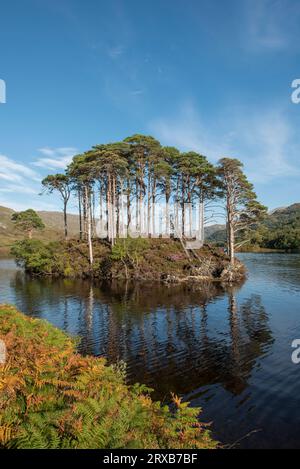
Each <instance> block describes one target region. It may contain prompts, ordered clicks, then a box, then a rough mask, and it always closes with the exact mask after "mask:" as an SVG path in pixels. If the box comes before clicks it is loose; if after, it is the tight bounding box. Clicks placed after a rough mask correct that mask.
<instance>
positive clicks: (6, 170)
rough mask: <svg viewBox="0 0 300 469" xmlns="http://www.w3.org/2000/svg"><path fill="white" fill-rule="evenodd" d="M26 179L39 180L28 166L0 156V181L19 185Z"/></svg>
mask: <svg viewBox="0 0 300 469" xmlns="http://www.w3.org/2000/svg"><path fill="white" fill-rule="evenodd" d="M26 178H29V179H31V180H35V181H37V180H39V176H38V173H36V171H33V170H32V169H31V168H29V167H28V166H26V165H24V164H22V163H19V162H17V161H15V160H12V159H10V158H8V157H7V156H5V155H1V154H0V179H2V180H3V181H7V182H12V183H20V182H22V181H24V180H25V179H26Z"/></svg>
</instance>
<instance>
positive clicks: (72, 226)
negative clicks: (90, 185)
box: [0, 206, 79, 255]
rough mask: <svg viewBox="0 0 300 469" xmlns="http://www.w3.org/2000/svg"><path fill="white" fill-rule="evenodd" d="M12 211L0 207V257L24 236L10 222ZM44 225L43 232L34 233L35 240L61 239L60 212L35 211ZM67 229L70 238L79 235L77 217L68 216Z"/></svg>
mask: <svg viewBox="0 0 300 469" xmlns="http://www.w3.org/2000/svg"><path fill="white" fill-rule="evenodd" d="M13 213H14V210H12V209H11V208H7V207H2V206H0V255H6V254H7V253H9V250H10V246H11V245H12V244H13V242H14V241H16V240H18V239H22V238H23V237H24V236H23V234H22V233H20V231H18V230H17V229H16V227H15V225H14V224H13V223H12V221H11V216H12V214H13ZM37 213H38V214H39V216H40V217H41V219H42V220H43V222H44V224H45V227H46V228H45V230H43V231H42V232H39V233H38V232H37V233H35V238H37V239H41V240H44V241H51V240H55V239H60V238H62V237H63V232H64V231H63V230H64V224H63V214H62V213H61V212H46V211H41V212H39V211H37ZM68 229H69V234H70V236H76V235H77V234H78V233H79V217H78V216H77V215H73V214H68Z"/></svg>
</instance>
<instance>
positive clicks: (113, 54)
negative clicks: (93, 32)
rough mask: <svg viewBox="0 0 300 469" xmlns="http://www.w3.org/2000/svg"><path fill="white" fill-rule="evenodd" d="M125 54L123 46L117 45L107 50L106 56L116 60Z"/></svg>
mask: <svg viewBox="0 0 300 469" xmlns="http://www.w3.org/2000/svg"><path fill="white" fill-rule="evenodd" d="M124 52H125V46H124V45H123V44H118V45H116V46H113V47H109V48H108V49H107V54H108V56H109V57H110V58H111V59H118V58H119V57H120V56H121V55H123V54H124Z"/></svg>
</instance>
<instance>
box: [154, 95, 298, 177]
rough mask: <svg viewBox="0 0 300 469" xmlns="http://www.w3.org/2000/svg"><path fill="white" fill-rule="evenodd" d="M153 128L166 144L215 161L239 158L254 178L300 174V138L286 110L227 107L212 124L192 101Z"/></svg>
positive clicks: (158, 120)
mask: <svg viewBox="0 0 300 469" xmlns="http://www.w3.org/2000/svg"><path fill="white" fill-rule="evenodd" d="M220 122H222V125H221V124H220ZM149 130H151V131H152V132H153V133H154V134H155V136H157V137H158V138H160V139H161V141H162V142H163V143H164V144H167V145H175V146H178V147H179V148H180V149H182V150H185V151H186V150H194V151H198V152H200V153H202V154H204V155H206V156H207V157H208V158H209V159H210V160H211V161H214V162H216V161H217V160H218V159H219V158H220V157H222V156H229V157H234V158H239V159H240V160H241V161H242V162H243V163H244V165H245V170H246V172H247V174H248V176H249V177H250V178H251V180H252V181H253V182H261V183H264V182H268V181H270V180H273V179H275V178H278V177H285V176H299V174H300V171H299V169H298V167H297V166H296V164H295V161H296V158H297V154H299V153H300V142H299V141H298V140H297V138H296V136H295V133H294V127H293V125H292V124H291V122H290V121H289V120H288V118H287V117H286V115H285V114H284V112H283V111H282V110H276V109H272V111H269V110H267V111H264V112H262V111H260V110H256V111H255V112H252V113H251V112H249V110H247V112H245V110H242V109H239V110H231V111H230V112H229V111H228V110H226V111H225V110H223V112H222V114H221V115H219V116H216V125H212V124H210V123H207V122H206V121H205V120H204V119H203V118H202V117H201V115H200V114H199V112H198V111H197V110H196V107H195V105H193V104H192V103H189V104H188V105H187V104H185V105H183V107H182V108H181V110H180V111H179V112H178V113H176V117H165V118H158V119H156V120H154V121H152V122H151V123H150V125H149Z"/></svg>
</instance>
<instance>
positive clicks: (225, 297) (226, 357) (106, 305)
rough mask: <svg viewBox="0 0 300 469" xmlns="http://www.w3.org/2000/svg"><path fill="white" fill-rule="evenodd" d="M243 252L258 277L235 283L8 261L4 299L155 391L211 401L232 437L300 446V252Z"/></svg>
mask: <svg viewBox="0 0 300 469" xmlns="http://www.w3.org/2000/svg"><path fill="white" fill-rule="evenodd" d="M240 258H241V260H242V261H243V262H245V264H246V265H247V268H248V272H249V278H248V280H247V281H246V282H245V283H244V284H243V285H241V286H240V287H234V288H227V289H222V288H221V287H219V286H214V285H203V286H201V287H200V286H198V287H189V288H188V287H183V286H172V287H167V286H158V285H148V286H145V285H144V286H142V285H139V284H135V285H131V284H128V285H124V284H102V285H99V284H91V283H90V282H84V281H73V280H51V279H31V278H29V277H28V276H26V275H25V274H24V273H23V272H22V271H21V270H18V269H17V268H16V266H15V264H14V262H13V261H12V260H0V302H2V303H4V302H6V303H12V304H15V305H16V306H17V307H18V308H19V309H21V310H22V311H24V312H25V313H27V314H29V315H31V316H34V317H38V318H44V319H47V320H48V321H50V322H51V323H53V324H54V325H55V326H57V327H59V328H61V329H63V330H64V331H66V332H68V333H69V334H73V335H78V336H80V337H81V345H80V350H81V351H82V352H83V353H90V354H95V355H104V356H106V357H107V359H108V361H109V362H116V361H118V360H124V361H125V362H126V363H127V373H128V381H129V382H136V381H139V382H142V383H145V384H147V385H149V386H151V387H153V388H154V389H155V393H154V397H155V398H159V399H161V400H164V401H166V402H168V400H169V396H170V391H173V392H175V393H177V394H179V395H182V396H184V398H185V399H187V400H189V401H190V402H191V403H192V405H195V406H200V407H203V413H202V420H205V421H213V430H214V432H213V433H214V436H215V437H216V438H218V439H219V440H220V441H222V442H225V443H228V444H232V443H234V442H236V441H237V440H239V439H240V438H242V437H245V438H243V439H242V440H241V441H240V442H239V443H238V446H239V447H244V448H245V447H250V448H251V447H252V448H261V447H262V448H263V447H269V448H270V447H275V448H276V447H277V448H287V447H289V448H300V364H299V365H294V364H293V363H292V361H291V353H292V348H291V343H292V341H293V340H294V339H295V338H300V308H299V305H300V255H298V254H241V255H240ZM246 435H247V436H246Z"/></svg>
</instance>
